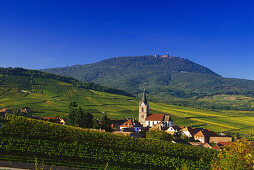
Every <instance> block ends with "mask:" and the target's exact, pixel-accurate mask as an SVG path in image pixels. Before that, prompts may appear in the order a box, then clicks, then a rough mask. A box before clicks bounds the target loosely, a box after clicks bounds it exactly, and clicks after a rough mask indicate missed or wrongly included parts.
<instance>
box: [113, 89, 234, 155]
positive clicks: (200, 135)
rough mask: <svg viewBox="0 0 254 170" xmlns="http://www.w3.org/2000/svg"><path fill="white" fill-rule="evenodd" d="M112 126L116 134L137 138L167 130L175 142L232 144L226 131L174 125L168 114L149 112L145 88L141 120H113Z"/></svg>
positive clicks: (214, 146) (214, 145) (213, 146)
mask: <svg viewBox="0 0 254 170" xmlns="http://www.w3.org/2000/svg"><path fill="white" fill-rule="evenodd" d="M111 128H112V129H114V130H115V131H114V132H113V133H115V134H124V135H129V136H133V137H136V138H142V137H145V134H146V132H147V131H149V130H155V131H156V130H157V131H165V132H166V133H168V134H170V135H172V136H174V137H175V140H173V141H172V142H173V143H184V144H189V145H193V146H199V147H204V148H210V149H216V150H220V149H221V148H222V147H223V146H226V145H230V144H231V142H232V137H231V136H228V135H226V134H224V133H220V134H217V133H215V132H213V131H210V130H209V129H204V128H192V127H183V126H174V125H173V120H172V119H171V117H170V116H169V115H166V114H149V104H148V101H147V98H146V91H145V90H144V92H143V96H142V100H141V101H140V103H139V120H138V121H137V120H135V119H131V118H129V119H127V120H112V124H111Z"/></svg>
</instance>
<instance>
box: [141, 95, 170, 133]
mask: <svg viewBox="0 0 254 170" xmlns="http://www.w3.org/2000/svg"><path fill="white" fill-rule="evenodd" d="M139 122H140V123H141V124H142V125H143V126H144V127H153V126H154V125H156V124H159V123H160V124H161V126H162V127H165V128H169V127H170V126H172V125H173V120H172V119H171V117H170V116H169V115H165V114H152V115H149V104H148V101H147V99H146V90H144V93H143V96H142V100H141V101H140V103H139Z"/></svg>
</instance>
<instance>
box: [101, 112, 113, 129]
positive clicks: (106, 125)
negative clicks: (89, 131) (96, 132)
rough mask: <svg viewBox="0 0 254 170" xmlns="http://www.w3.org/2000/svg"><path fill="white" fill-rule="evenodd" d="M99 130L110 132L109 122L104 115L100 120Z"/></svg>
mask: <svg viewBox="0 0 254 170" xmlns="http://www.w3.org/2000/svg"><path fill="white" fill-rule="evenodd" d="M100 122H101V129H105V130H106V132H109V131H111V127H110V120H109V118H108V117H107V115H104V116H103V117H102V119H101V121H100Z"/></svg>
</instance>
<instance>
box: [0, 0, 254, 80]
mask: <svg viewBox="0 0 254 170" xmlns="http://www.w3.org/2000/svg"><path fill="white" fill-rule="evenodd" d="M253 5H254V3H253V2H252V1H251V0H250V1H246V0H241V1H240V0H239V1H234V0H231V1H229V0H214V1H204V0H195V1H194V0H193V1H191V0H186V1H184V0H153V1H150V0H125V1H124V0H89V1H88V0H23V1H21V0H0V59H1V62H0V67H24V68H31V69H41V68H50V67H60V66H68V65H74V64H87V63H93V62H98V61H100V60H103V59H106V58H111V57H117V56H138V55H150V54H155V53H159V54H163V53H166V52H169V53H170V54H171V55H174V56H180V57H183V58H188V59H189V60H192V61H194V62H196V63H198V64H201V65H204V66H206V67H208V68H210V69H212V70H213V71H215V72H216V73H218V74H220V75H222V76H225V77H235V78H244V79H252V80H254V67H253V65H254V10H253Z"/></svg>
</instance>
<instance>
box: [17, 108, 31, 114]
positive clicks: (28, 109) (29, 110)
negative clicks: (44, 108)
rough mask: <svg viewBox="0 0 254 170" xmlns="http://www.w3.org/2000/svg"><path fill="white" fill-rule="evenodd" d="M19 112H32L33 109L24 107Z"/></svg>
mask: <svg viewBox="0 0 254 170" xmlns="http://www.w3.org/2000/svg"><path fill="white" fill-rule="evenodd" d="M19 112H21V113H31V109H30V108H29V107H22V108H21V109H20V110H19Z"/></svg>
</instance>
